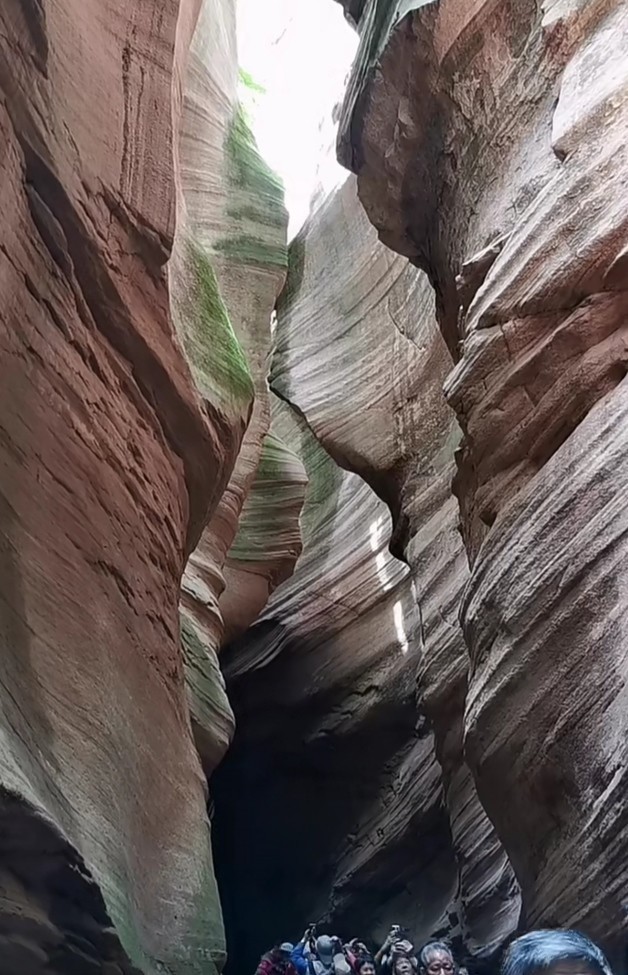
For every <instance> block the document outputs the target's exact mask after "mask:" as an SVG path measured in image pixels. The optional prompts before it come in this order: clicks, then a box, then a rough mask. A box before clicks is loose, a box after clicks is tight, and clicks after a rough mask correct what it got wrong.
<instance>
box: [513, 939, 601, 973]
mask: <svg viewBox="0 0 628 975" xmlns="http://www.w3.org/2000/svg"><path fill="white" fill-rule="evenodd" d="M541 973H543V975H545V973H547V975H612V972H611V967H610V965H609V964H608V962H607V960H606V958H605V957H604V955H603V954H602V952H601V951H600V949H599V948H598V946H597V945H596V944H594V942H593V941H591V939H590V938H587V936H586V935H584V934H580V932H579V931H568V930H565V929H559V930H556V931H530V933H529V934H524V935H522V937H521V938H517V939H516V941H513V943H512V944H511V945H510V947H509V948H508V950H507V951H506V953H505V955H504V959H503V961H502V967H501V975H541Z"/></svg>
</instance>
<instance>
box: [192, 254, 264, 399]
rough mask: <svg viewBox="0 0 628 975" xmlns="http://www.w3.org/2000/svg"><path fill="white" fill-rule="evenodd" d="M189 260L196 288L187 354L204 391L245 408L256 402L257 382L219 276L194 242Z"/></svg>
mask: <svg viewBox="0 0 628 975" xmlns="http://www.w3.org/2000/svg"><path fill="white" fill-rule="evenodd" d="M186 257H187V266H188V268H189V273H190V275H191V278H192V287H191V294H188V300H187V302H186V309H185V312H186V314H185V323H184V326H185V327H184V344H185V350H186V352H187V354H188V357H189V358H190V360H191V362H192V364H193V366H194V367H195V369H196V371H197V373H199V374H200V375H199V377H198V379H199V384H200V386H201V388H203V386H204V385H209V387H210V389H209V392H211V393H213V394H215V395H216V396H217V397H218V398H219V399H220V400H221V401H222V402H223V404H225V402H226V403H227V404H230V405H237V406H239V407H241V406H242V405H243V404H246V403H249V402H250V401H251V400H252V398H253V380H252V378H251V373H250V371H249V367H248V363H247V361H246V358H245V355H244V352H243V351H242V348H241V346H240V343H239V342H238V339H237V336H236V334H235V332H234V331H233V328H232V326H231V322H230V321H229V315H228V314H227V309H226V307H225V304H224V302H223V300H222V297H221V295H220V289H219V287H218V280H217V278H216V274H215V272H214V269H213V267H212V264H211V261H210V259H209V256H208V254H207V252H206V251H205V250H204V249H203V248H202V247H201V246H200V245H199V244H198V243H196V242H195V241H193V240H188V241H187V244H186ZM206 392H207V390H206Z"/></svg>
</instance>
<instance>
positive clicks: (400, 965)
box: [392, 955, 414, 975]
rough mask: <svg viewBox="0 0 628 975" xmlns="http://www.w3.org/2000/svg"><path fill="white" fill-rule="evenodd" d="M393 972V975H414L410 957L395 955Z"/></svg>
mask: <svg viewBox="0 0 628 975" xmlns="http://www.w3.org/2000/svg"><path fill="white" fill-rule="evenodd" d="M392 970H393V975H414V968H413V967H412V960H411V959H410V958H409V957H408V955H394V956H393V966H392Z"/></svg>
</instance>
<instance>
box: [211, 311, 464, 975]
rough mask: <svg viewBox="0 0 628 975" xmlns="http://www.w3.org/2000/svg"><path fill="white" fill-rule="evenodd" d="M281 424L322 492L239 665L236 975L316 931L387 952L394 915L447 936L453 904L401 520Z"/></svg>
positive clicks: (221, 849) (229, 907)
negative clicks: (400, 555)
mask: <svg viewBox="0 0 628 975" xmlns="http://www.w3.org/2000/svg"><path fill="white" fill-rule="evenodd" d="M282 327H283V326H282V324H281V318H280V321H279V324H278V332H280V331H281V329H282ZM275 414H276V415H275V419H274V422H273V428H274V429H276V430H277V432H278V433H279V434H280V435H281V436H282V439H283V440H284V441H285V442H286V443H288V444H289V445H290V446H291V448H292V449H293V450H294V451H295V453H297V454H298V455H299V456H300V457H301V458H302V460H303V463H304V464H305V469H306V470H307V473H308V476H309V485H308V489H307V494H306V501H305V505H304V508H303V514H302V522H301V524H302V533H303V541H304V547H303V553H302V555H301V558H300V559H299V561H298V562H297V566H296V569H295V573H294V575H293V576H292V578H291V579H290V580H289V581H287V582H285V583H283V584H282V585H281V586H279V588H278V589H277V590H276V592H275V593H274V594H273V596H272V597H271V599H270V601H269V604H268V606H267V607H266V609H265V610H264V612H263V613H262V614H261V616H260V618H259V619H258V621H257V622H256V623H255V624H254V626H253V627H252V628H251V629H250V630H249V631H248V632H247V633H246V634H244V636H243V637H242V638H241V639H238V640H235V641H234V642H233V643H232V644H231V646H230V647H229V648H228V649H227V650H226V651H225V656H224V667H225V674H226V678H227V684H228V688H229V694H230V697H231V699H232V701H233V704H234V708H235V711H236V715H237V719H238V731H237V732H236V737H235V740H234V745H233V747H232V750H231V751H230V753H229V755H228V756H227V759H226V761H225V763H224V765H223V766H222V767H221V768H220V769H219V771H218V773H217V776H216V783H215V794H216V801H217V812H216V828H217V830H218V836H219V837H220V842H219V844H218V846H217V850H216V856H217V869H218V872H219V878H220V884H221V893H222V896H223V903H224V909H225V916H226V921H227V931H228V935H229V948H230V965H232V966H233V970H235V971H244V970H245V969H247V968H248V969H250V968H251V967H252V966H253V965H254V964H255V962H256V960H257V958H258V957H259V954H260V953H261V952H262V951H263V950H264V948H265V946H267V945H268V944H269V943H272V942H273V940H276V939H277V938H278V937H282V936H283V937H286V936H287V935H288V934H290V935H292V936H295V937H296V936H297V935H298V929H299V927H300V926H301V925H303V924H304V923H305V921H307V920H308V918H312V917H314V918H318V917H320V918H325V919H327V920H328V921H329V923H331V924H333V925H334V926H337V927H339V928H340V929H342V930H344V931H347V932H348V931H352V930H354V929H355V930H357V929H358V926H359V929H360V930H361V931H364V932H371V933H372V935H373V936H374V937H375V938H381V937H383V936H384V935H385V933H386V926H387V925H388V924H389V923H390V913H389V912H390V911H392V912H393V913H395V914H396V916H397V917H398V918H400V919H401V920H402V921H403V922H405V923H407V924H408V925H410V926H411V927H412V928H413V929H416V930H417V931H418V932H422V933H423V934H427V933H428V932H429V931H430V930H431V929H441V930H446V929H447V927H448V925H449V923H450V922H449V919H448V917H447V910H448V908H449V905H450V904H451V903H452V901H453V899H454V898H455V894H456V871H455V864H454V861H453V856H452V853H451V846H450V840H449V830H448V824H447V819H446V817H445V816H444V814H443V812H442V809H441V808H440V794H441V793H440V776H439V769H438V765H437V763H436V760H435V756H434V746H433V739H432V736H431V734H430V733H429V731H428V730H427V729H426V728H421V727H417V716H416V709H415V683H414V673H415V669H416V662H417V654H418V646H419V639H420V637H419V629H420V620H419V616H418V613H417V607H416V599H415V596H414V590H413V584H412V580H411V578H410V575H409V572H408V570H407V568H406V567H405V566H404V565H402V564H401V563H400V562H397V561H396V560H394V559H393V558H392V557H391V556H390V554H389V552H388V548H387V546H388V541H389V537H390V516H389V514H388V512H387V510H386V508H385V506H384V505H383V504H382V502H381V501H379V500H378V499H377V497H376V496H375V495H374V494H373V492H372V491H371V490H370V489H369V488H368V486H367V485H366V484H365V483H364V481H362V480H361V479H360V478H359V477H358V476H357V475H355V474H352V473H348V472H346V471H343V470H341V469H340V468H339V467H338V466H337V465H336V463H335V462H334V461H333V460H332V458H331V457H330V456H329V455H328V454H327V453H326V452H325V451H324V450H323V449H322V448H321V446H320V445H319V444H318V443H317V441H316V439H315V438H314V436H313V435H312V433H311V432H310V430H309V429H308V427H307V426H306V424H305V423H304V422H303V420H302V419H300V417H299V416H298V414H296V413H295V412H294V411H293V410H292V409H291V408H290V407H288V406H287V405H285V404H284V405H281V404H278V405H277V407H276V410H275ZM271 891H272V896H269V892H271ZM428 891H429V912H428V911H426V912H425V913H424V914H423V915H421V914H419V913H418V911H417V905H418V904H421V903H423V904H425V903H427V902H428V893H427V892H428ZM356 895H357V896H356Z"/></svg>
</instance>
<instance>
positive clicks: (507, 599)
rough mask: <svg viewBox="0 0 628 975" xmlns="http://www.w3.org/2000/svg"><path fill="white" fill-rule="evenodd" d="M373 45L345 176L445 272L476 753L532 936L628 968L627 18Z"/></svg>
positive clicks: (442, 15)
mask: <svg viewBox="0 0 628 975" xmlns="http://www.w3.org/2000/svg"><path fill="white" fill-rule="evenodd" d="M404 14H405V16H403V15H404ZM360 31H361V46H360V53H359V55H358V61H357V69H356V70H355V71H354V74H353V77H352V82H351V84H350V88H349V92H348V96H347V100H346V102H345V108H344V114H343V124H342V131H341V138H340V149H341V155H342V158H343V159H344V161H345V162H346V163H347V165H349V166H350V167H351V168H352V169H353V170H354V171H355V172H356V173H357V175H358V187H359V195H360V199H361V200H362V202H363V204H364V206H365V208H366V211H367V213H368V215H369V217H370V219H371V220H372V222H373V223H374V224H375V226H376V227H377V229H378V231H379V233H380V236H381V238H382V240H384V241H385V242H386V243H387V244H389V246H391V247H393V248H394V249H395V250H398V251H400V252H401V253H404V254H406V255H408V256H409V257H410V258H411V259H412V260H413V261H414V262H415V263H416V264H417V265H419V266H420V267H422V268H424V269H425V270H426V272H427V273H428V275H429V277H430V280H431V281H432V283H433V285H434V287H435V292H436V300H437V313H438V319H439V323H440V326H441V330H442V333H443V335H444V337H445V339H446V341H447V344H448V346H449V348H450V350H451V353H452V356H453V357H454V359H455V360H456V366H455V369H454V370H453V371H452V372H451V374H450V376H449V377H448V379H447V382H446V384H445V390H446V395H447V399H448V401H449V403H450V405H451V406H452V407H453V409H454V410H455V412H456V414H457V417H458V420H459V422H460V425H461V428H462V430H463V441H462V448H461V453H460V455H459V459H458V474H457V478H456V488H455V489H456V493H457V495H458V498H459V502H460V508H461V514H462V528H463V534H464V538H465V543H466V547H467V550H468V552H469V555H470V558H471V560H472V562H473V569H472V573H471V577H470V580H469V583H468V586H467V589H466V594H465V598H464V601H463V606H462V624H463V629H464V633H465V638H466V641H467V645H468V647H469V651H470V654H471V670H470V681H469V690H468V695H467V701H466V709H465V739H466V752H467V755H468V758H469V762H470V764H471V767H472V770H473V774H474V778H475V780H476V783H477V787H478V792H479V795H480V798H481V800H482V802H483V804H484V806H485V808H486V809H487V811H488V813H489V815H490V817H491V819H492V820H493V822H494V823H495V826H496V828H497V832H498V834H499V836H500V839H501V840H502V842H503V844H504V845H505V847H506V849H507V851H508V854H509V856H510V859H511V861H512V863H513V866H514V868H515V871H516V874H517V877H518V879H519V882H520V884H521V887H522V893H523V906H524V916H525V921H526V923H527V924H528V925H538V924H564V925H575V926H578V927H581V928H583V929H584V930H586V931H587V932H588V933H589V934H591V935H593V936H594V937H597V938H599V939H600V940H601V941H602V943H604V944H605V945H606V947H607V948H608V949H609V950H610V951H611V952H614V951H615V949H619V948H620V946H621V945H622V943H623V941H624V940H625V926H626V921H625V916H626V915H625V898H624V896H623V893H622V888H623V883H624V878H625V865H626V862H627V859H628V850H627V849H626V844H625V831H622V827H621V824H622V821H623V808H624V805H625V802H624V796H625V771H624V770H625V764H626V754H625V751H626V749H625V741H624V736H623V735H622V733H621V730H620V729H621V727H622V719H621V717H619V715H621V713H623V711H624V710H625V704H626V702H625V691H624V684H625V669H626V662H625V653H624V649H623V647H624V642H625V641H624V640H623V638H622V635H621V634H622V633H623V629H624V627H625V618H626V608H625V605H626V604H625V599H624V598H623V596H622V593H623V591H624V590H625V588H626V580H625V578H624V576H625V572H624V569H623V561H624V560H623V559H622V554H623V552H624V548H625V544H624V536H625V524H624V518H623V515H622V513H621V512H622V511H623V508H624V505H623V502H622V498H623V495H624V492H625V478H624V470H623V463H622V462H621V461H620V459H619V458H620V456H621V454H622V444H623V428H624V426H625V421H624V420H623V416H624V409H625V393H626V390H625V381H624V376H625V373H626V359H627V353H626V348H627V347H626V340H625V328H624V323H625V317H626V316H625V312H626V309H625V270H626V260H625V255H626V246H627V225H626V215H625V206H624V201H625V191H626V181H627V179H628V157H627V155H626V145H625V134H626V130H627V124H628V86H627V70H628V69H627V64H628V62H626V58H625V50H626V39H627V36H628V34H627V31H628V5H626V3H625V2H623V0H600V2H593V3H589V2H579V0H569V2H567V0H565V2H563V0H553V2H545V3H541V2H535V0H519V2H511V3H503V4H495V3H491V2H488V0H476V2H474V3H466V2H465V3H462V2H456V0H441V2H439V3H436V2H432V3H427V4H426V3H416V2H414V3H412V2H411V3H407V4H396V5H395V4H384V3H379V2H376V0H371V2H370V3H367V5H366V8H365V11H364V13H363V17H362V21H361V25H360ZM622 837H624V838H622Z"/></svg>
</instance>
